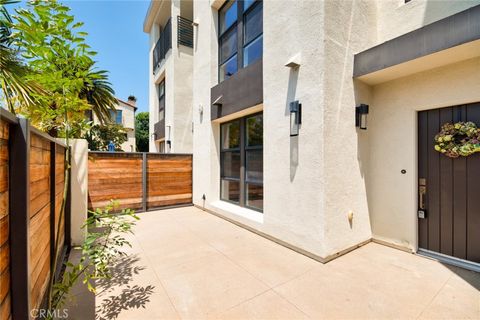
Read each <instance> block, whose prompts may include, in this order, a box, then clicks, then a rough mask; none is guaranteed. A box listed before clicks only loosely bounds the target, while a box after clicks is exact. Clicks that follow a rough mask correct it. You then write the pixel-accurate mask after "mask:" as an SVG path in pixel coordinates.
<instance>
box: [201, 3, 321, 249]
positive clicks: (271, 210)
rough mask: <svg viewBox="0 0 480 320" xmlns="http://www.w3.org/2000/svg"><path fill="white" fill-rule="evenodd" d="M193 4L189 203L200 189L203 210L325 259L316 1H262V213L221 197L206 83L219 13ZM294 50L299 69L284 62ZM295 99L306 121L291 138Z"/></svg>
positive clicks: (212, 79)
mask: <svg viewBox="0 0 480 320" xmlns="http://www.w3.org/2000/svg"><path fill="white" fill-rule="evenodd" d="M194 5H195V7H194V19H195V21H197V22H198V23H199V26H198V27H197V28H195V44H196V46H195V56H194V73H193V76H194V79H193V93H194V97H193V119H194V126H195V130H194V161H193V164H194V168H193V172H194V181H193V188H194V190H193V198H194V199H193V201H194V203H195V204H196V205H198V206H203V204H204V203H203V201H202V199H201V198H202V195H204V194H205V196H206V201H205V208H206V209H209V210H211V211H214V212H216V213H217V214H220V215H223V216H225V217H227V218H229V219H232V220H235V221H238V222H240V223H242V224H244V225H246V226H249V227H251V228H254V229H256V230H258V231H260V232H263V233H265V234H267V235H269V236H271V237H274V238H277V239H280V240H282V241H284V242H287V243H288V244H290V245H293V246H295V247H297V248H299V249H302V250H305V251H308V252H310V253H312V254H314V255H316V256H318V257H324V256H325V253H326V251H325V248H324V241H323V240H324V238H323V235H324V224H323V215H324V212H325V208H324V196H323V191H324V190H323V184H324V183H323V178H322V173H323V170H324V168H323V164H322V163H323V153H322V148H323V135H322V133H321V132H322V130H323V123H322V121H321V119H322V117H323V114H322V110H323V103H322V100H323V97H324V92H323V88H322V85H321V83H322V81H323V73H322V72H321V69H322V63H323V58H322V56H323V47H322V43H323V33H322V31H321V29H320V28H318V26H320V25H322V22H323V14H324V10H323V5H322V3H321V2H313V1H297V2H292V1H265V2H264V4H263V6H264V9H263V10H264V15H263V17H264V24H263V41H264V52H263V77H264V88H263V90H264V102H263V107H262V106H258V107H257V108H256V109H252V110H251V112H255V111H258V108H263V113H264V213H263V215H262V214H261V213H258V212H255V211H252V210H248V209H244V208H240V207H238V206H235V205H232V204H227V203H225V202H222V201H219V192H220V190H219V184H220V165H219V127H220V125H219V123H218V122H211V120H210V117H211V114H210V108H211V107H210V88H211V87H213V86H214V85H216V84H217V82H218V79H217V77H218V76H217V74H218V73H217V50H218V47H217V37H218V35H217V31H216V25H217V14H216V9H214V8H212V7H211V6H210V5H209V4H208V2H206V1H198V2H195V3H194ZM286 7H288V10H286ZM312 13H314V14H312ZM292 17H294V18H292ZM286 26H288V27H286ZM279 30H282V32H279ZM312 30H319V31H318V32H311V31H312ZM299 35H302V37H299ZM287 44H288V45H287ZM298 53H300V54H301V61H302V66H301V67H300V69H299V70H298V71H292V70H290V68H288V67H285V66H284V64H285V63H286V62H287V61H288V60H289V59H290V58H291V57H292V56H294V55H296V54H298ZM294 100H300V102H301V103H302V104H303V118H304V119H305V121H304V123H303V124H302V128H301V130H300V136H299V137H297V138H290V136H289V134H290V129H289V123H290V122H289V121H290V119H289V111H288V106H289V102H291V101H294ZM200 109H203V114H201V113H200ZM312 120H313V121H312Z"/></svg>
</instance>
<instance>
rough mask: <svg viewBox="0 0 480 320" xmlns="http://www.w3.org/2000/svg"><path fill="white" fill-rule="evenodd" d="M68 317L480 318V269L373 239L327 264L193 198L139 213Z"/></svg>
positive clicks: (79, 294) (72, 304) (79, 293)
mask: <svg viewBox="0 0 480 320" xmlns="http://www.w3.org/2000/svg"><path fill="white" fill-rule="evenodd" d="M140 217H141V220H140V221H139V222H138V224H137V227H136V229H135V235H134V236H131V243H132V245H133V248H131V249H128V254H129V255H128V257H127V258H125V259H122V261H121V262H120V263H118V264H117V266H116V269H115V275H114V278H113V279H112V280H111V281H109V282H108V283H98V284H97V287H98V294H97V296H93V295H92V294H90V293H88V292H85V291H84V289H81V288H77V289H76V290H75V294H76V297H75V300H74V301H73V302H72V303H71V305H70V306H69V319H204V318H210V319H304V318H307V319H308V318H311V319H320V318H328V319H332V318H337V319H365V318H376V319H380V318H381V319H384V318H396V319H414V318H415V319H438V318H443V319H480V274H477V273H474V272H470V271H466V270H463V269H459V268H456V267H451V266H447V265H443V264H440V263H438V262H436V261H433V260H430V259H427V258H423V257H420V256H417V255H413V254H409V253H406V252H403V251H400V250H396V249H392V248H389V247H385V246H382V245H379V244H375V243H370V244H368V245H365V246H363V247H361V248H359V249H357V250H355V251H353V252H351V253H348V254H346V255H344V256H342V257H340V258H337V259H336V260H333V261H331V262H329V263H327V264H321V263H319V262H317V261H314V260H312V259H310V258H307V257H305V256H303V255H301V254H299V253H296V252H294V251H292V250H290V249H287V248H285V247H283V246H280V245H278V244H276V243H274V242H272V241H269V240H267V239H265V238H263V237H260V236H258V235H256V234H254V233H252V232H249V231H247V230H244V229H242V228H240V227H238V226H236V225H234V224H231V223H229V222H227V221H225V220H223V219H220V218H218V217H216V216H213V215H211V214H208V213H205V212H203V211H201V210H199V209H196V208H194V207H185V208H178V209H170V210H163V211H154V212H147V213H141V214H140Z"/></svg>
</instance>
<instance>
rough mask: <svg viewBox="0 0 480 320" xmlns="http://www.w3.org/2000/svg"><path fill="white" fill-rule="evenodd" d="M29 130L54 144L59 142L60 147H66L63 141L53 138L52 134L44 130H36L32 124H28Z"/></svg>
mask: <svg viewBox="0 0 480 320" xmlns="http://www.w3.org/2000/svg"><path fill="white" fill-rule="evenodd" d="M30 132H31V133H34V134H36V135H38V136H40V137H42V138H44V139H46V140H48V141H50V142H54V143H56V144H59V145H61V146H62V147H64V148H66V147H67V145H66V144H65V143H64V142H61V141H58V140H57V139H55V138H53V137H52V136H50V135H49V134H48V133H46V132H43V131H40V130H38V129H37V128H35V127H34V126H30Z"/></svg>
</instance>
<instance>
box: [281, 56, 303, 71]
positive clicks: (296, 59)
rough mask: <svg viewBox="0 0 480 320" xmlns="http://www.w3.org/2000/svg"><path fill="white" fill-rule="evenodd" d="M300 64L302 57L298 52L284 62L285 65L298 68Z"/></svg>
mask: <svg viewBox="0 0 480 320" xmlns="http://www.w3.org/2000/svg"><path fill="white" fill-rule="evenodd" d="M301 64H302V57H301V54H300V53H297V54H296V55H294V56H293V57H290V58H289V59H288V61H287V62H286V63H285V67H288V68H292V69H298V68H299V67H300V65H301Z"/></svg>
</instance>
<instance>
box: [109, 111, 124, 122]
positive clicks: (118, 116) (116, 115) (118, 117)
mask: <svg viewBox="0 0 480 320" xmlns="http://www.w3.org/2000/svg"><path fill="white" fill-rule="evenodd" d="M110 119H112V121H114V122H115V123H116V124H122V110H110Z"/></svg>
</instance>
